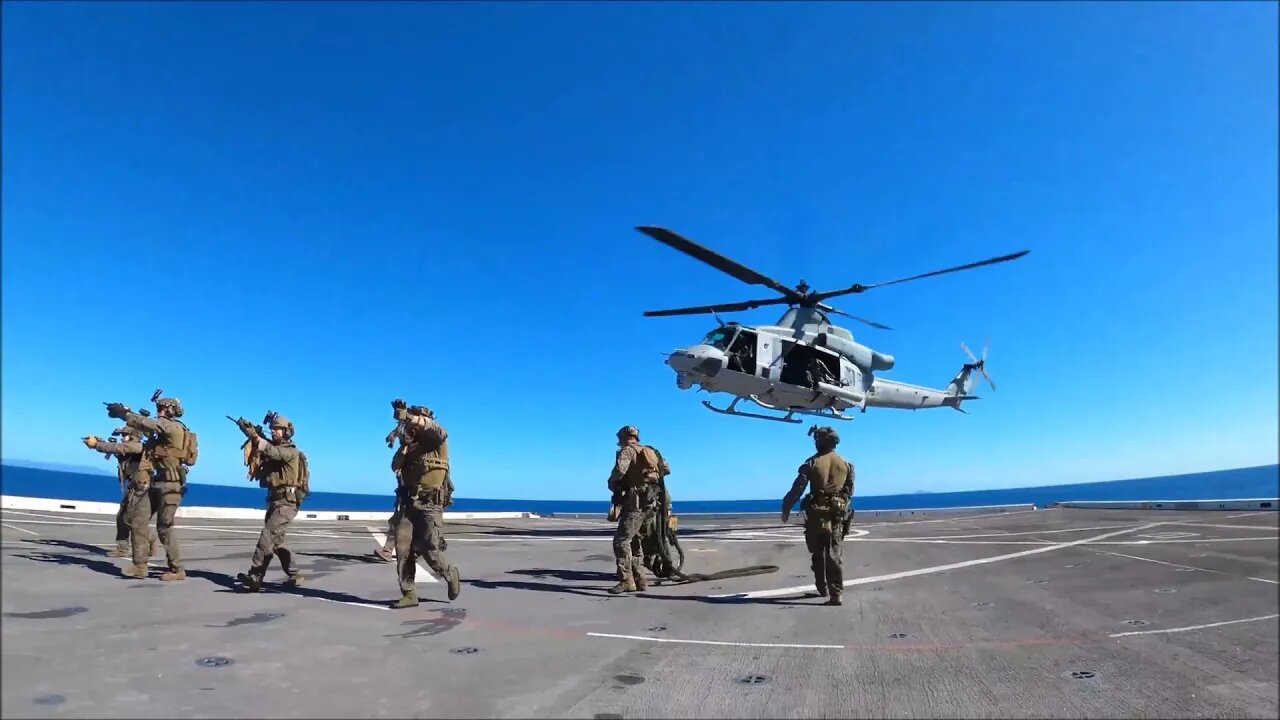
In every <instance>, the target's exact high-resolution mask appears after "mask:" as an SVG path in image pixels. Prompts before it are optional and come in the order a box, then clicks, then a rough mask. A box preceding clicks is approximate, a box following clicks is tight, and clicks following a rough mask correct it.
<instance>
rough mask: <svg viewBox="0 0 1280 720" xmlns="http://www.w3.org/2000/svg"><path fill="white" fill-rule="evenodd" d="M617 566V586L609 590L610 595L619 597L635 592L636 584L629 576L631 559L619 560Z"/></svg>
mask: <svg viewBox="0 0 1280 720" xmlns="http://www.w3.org/2000/svg"><path fill="white" fill-rule="evenodd" d="M617 565H618V584H617V585H614V586H613V587H611V588H609V594H610V595H620V594H622V593H624V592H635V591H636V582H635V580H634V578H633V576H632V574H631V559H630V558H626V559H621V560H618V561H617Z"/></svg>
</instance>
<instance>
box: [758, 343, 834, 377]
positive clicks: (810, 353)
mask: <svg viewBox="0 0 1280 720" xmlns="http://www.w3.org/2000/svg"><path fill="white" fill-rule="evenodd" d="M778 343H779V344H780V345H781V353H782V358H781V361H780V362H778V363H775V365H776V366H777V368H778V369H777V372H776V374H775V375H774V376H773V377H772V378H771V379H773V380H775V381H777V382H779V383H782V384H784V385H798V386H801V387H805V388H809V389H810V390H816V389H817V387H816V383H818V382H824V383H827V384H829V385H840V384H841V378H842V375H843V374H844V373H842V370H843V369H844V368H843V367H842V366H843V365H844V363H841V362H840V359H841V358H840V356H838V355H836V354H835V353H833V352H831V351H830V350H827V349H825V348H816V347H813V346H812V345H803V344H800V343H796V342H794V341H791V340H784V339H779V340H778Z"/></svg>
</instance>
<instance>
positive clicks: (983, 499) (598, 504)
mask: <svg viewBox="0 0 1280 720" xmlns="http://www.w3.org/2000/svg"><path fill="white" fill-rule="evenodd" d="M672 490H673V494H674V493H676V492H678V490H677V489H676V488H673V489H672ZM785 490H786V488H782V490H780V491H779V494H778V497H777V498H768V499H764V500H717V501H692V500H691V501H681V500H680V499H679V497H678V496H677V497H676V499H675V500H674V501H673V502H672V509H673V510H674V511H675V512H676V513H748V512H777V511H778V509H779V505H780V504H781V500H782V493H783V492H785ZM0 492H3V494H5V495H21V496H26V497H46V498H57V499H63V500H80V501H97V502H118V501H119V500H120V491H119V486H118V485H117V482H116V478H115V476H114V475H99V474H92V473H80V472H67V471H60V470H47V469H41V468H33V467H25V466H20V465H8V464H6V465H0ZM1260 497H1266V498H1273V497H1280V465H1261V466H1258V467H1248V468H1237V469H1233V470H1219V471H1216V472H1206V473H1194V474H1189V475H1169V476H1164V477H1149V478H1137V479H1131V480H1112V481H1106V482H1093V483H1079V484H1073V485H1047V486H1038V487H1023V488H1006V489H999V490H970V491H965V492H946V493H909V494H905V495H870V496H864V495H857V494H856V492H855V496H854V498H853V507H854V509H857V510H901V509H915V508H942V507H964V506H972V505H1017V504H1034V505H1036V506H1038V507H1047V506H1049V505H1052V504H1053V503H1055V502H1062V501H1067V500H1206V499H1222V498H1260ZM182 502H183V504H184V505H190V506H202V507H239V508H243V507H251V508H257V507H264V506H265V497H264V491H263V490H262V489H261V488H259V487H257V485H252V484H249V483H248V482H247V481H246V483H245V485H244V486H242V487H237V486H231V485H203V484H199V483H192V484H191V485H190V486H188V490H187V495H186V497H185V498H183V501H182ZM392 502H393V501H392V497H391V495H390V494H389V493H388V494H379V495H363V494H355V493H335V492H314V493H312V494H311V495H309V496H307V499H306V501H305V503H304V507H306V509H308V510H351V511H354V512H376V511H382V510H385V511H387V512H388V513H390V511H391V506H392ZM449 509H450V510H451V511H456V512H485V511H489V512H511V511H526V512H532V513H537V514H540V515H554V514H557V513H559V514H566V515H567V514H575V513H601V514H603V513H606V512H608V510H609V502H608V499H607V498H605V499H602V500H598V501H597V500H585V501H584V500H502V499H489V498H464V497H455V498H454V500H453V506H452V507H450V508H449Z"/></svg>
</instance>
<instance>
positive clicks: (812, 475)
mask: <svg viewBox="0 0 1280 720" xmlns="http://www.w3.org/2000/svg"><path fill="white" fill-rule="evenodd" d="M805 474H806V475H807V476H808V478H809V497H807V498H806V499H805V503H804V508H805V513H806V514H808V515H813V516H815V517H817V518H819V519H822V520H834V519H837V518H843V517H844V514H845V513H846V512H848V510H849V498H847V497H845V496H844V481H845V478H847V477H848V476H849V463H848V462H847V461H845V459H844V458H842V457H840V456H839V455H837V454H836V453H835V452H834V451H832V452H825V453H819V454H817V455H814V456H813V457H811V458H809V461H808V462H807V463H805Z"/></svg>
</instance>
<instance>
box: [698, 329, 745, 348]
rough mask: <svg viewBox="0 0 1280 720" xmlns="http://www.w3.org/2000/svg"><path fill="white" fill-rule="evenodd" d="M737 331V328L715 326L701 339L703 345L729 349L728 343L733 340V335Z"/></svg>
mask: <svg viewBox="0 0 1280 720" xmlns="http://www.w3.org/2000/svg"><path fill="white" fill-rule="evenodd" d="M737 333H738V328H716V329H715V330H712V331H711V332H709V333H707V336H706V337H705V338H703V339H702V344H703V345H710V346H712V347H715V348H719V349H720V350H727V349H729V343H731V342H733V336H734V335H736V334H737Z"/></svg>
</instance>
